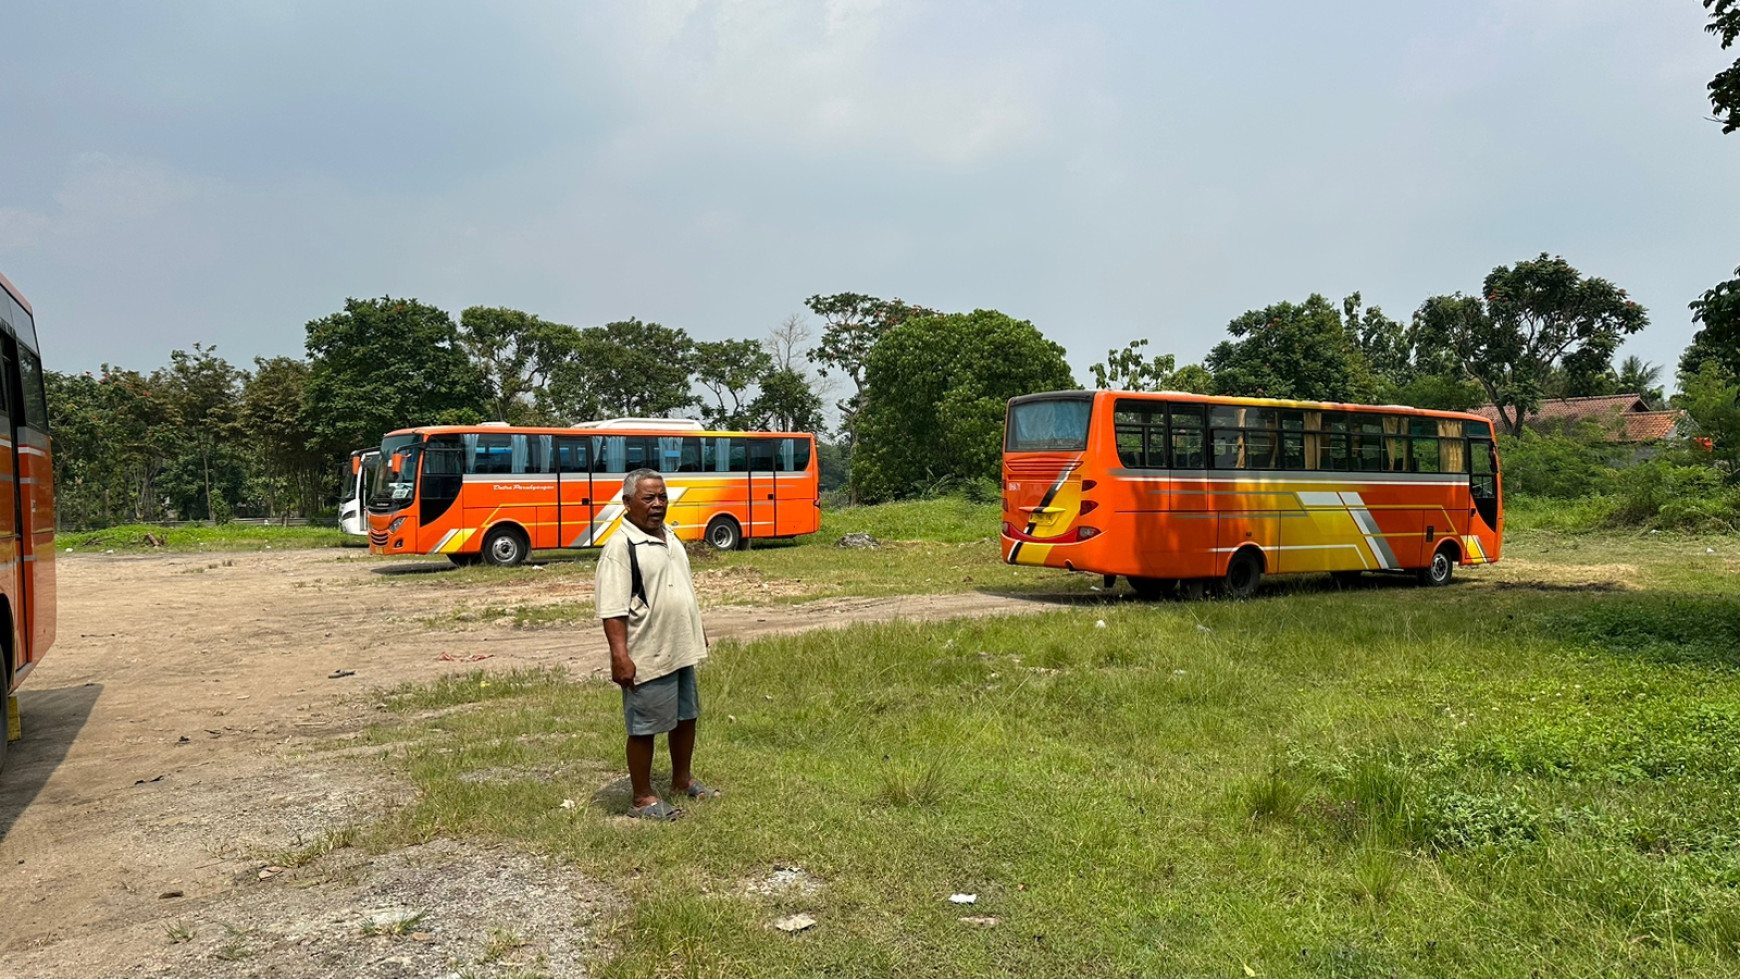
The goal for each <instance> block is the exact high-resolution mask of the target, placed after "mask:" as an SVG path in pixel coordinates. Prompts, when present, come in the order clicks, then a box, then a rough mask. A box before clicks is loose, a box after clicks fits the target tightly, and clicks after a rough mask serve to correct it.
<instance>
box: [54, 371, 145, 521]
mask: <svg viewBox="0 0 1740 979" xmlns="http://www.w3.org/2000/svg"><path fill="white" fill-rule="evenodd" d="M43 380H44V382H45V385H46V388H47V394H48V413H49V417H51V418H53V419H54V474H55V496H56V500H55V518H56V520H57V521H58V523H59V525H60V526H63V527H66V528H68V529H82V528H86V527H106V526H109V525H111V524H114V523H127V522H145V521H150V520H155V519H157V517H158V509H157V508H158V502H159V499H160V497H159V494H158V492H157V477H158V475H159V474H160V473H161V472H162V469H163V466H164V464H165V461H166V459H167V457H168V456H169V455H170V454H171V453H172V452H174V451H175V448H176V445H177V440H176V434H177V433H176V432H175V430H174V428H173V427H172V426H171V425H170V424H169V423H168V420H167V414H166V412H165V411H164V408H163V405H162V404H161V403H160V401H159V399H156V398H153V397H151V391H150V384H149V382H147V381H146V379H145V377H144V376H143V375H141V374H140V373H139V372H138V371H129V370H122V369H121V368H118V367H111V366H109V365H107V364H104V365H103V369H102V372H101V373H100V374H98V375H94V376H93V375H92V374H91V373H89V372H86V373H83V374H62V373H59V372H58V371H45V372H44V375H43Z"/></svg>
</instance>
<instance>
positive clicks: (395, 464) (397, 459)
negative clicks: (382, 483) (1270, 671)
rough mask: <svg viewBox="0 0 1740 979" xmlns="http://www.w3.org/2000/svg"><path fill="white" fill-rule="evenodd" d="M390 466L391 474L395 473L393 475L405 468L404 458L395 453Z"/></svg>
mask: <svg viewBox="0 0 1740 979" xmlns="http://www.w3.org/2000/svg"><path fill="white" fill-rule="evenodd" d="M391 465H392V469H393V472H395V473H396V472H399V471H400V470H402V469H404V468H405V457H404V456H402V455H400V454H399V453H397V452H395V453H393V461H392V463H391Z"/></svg>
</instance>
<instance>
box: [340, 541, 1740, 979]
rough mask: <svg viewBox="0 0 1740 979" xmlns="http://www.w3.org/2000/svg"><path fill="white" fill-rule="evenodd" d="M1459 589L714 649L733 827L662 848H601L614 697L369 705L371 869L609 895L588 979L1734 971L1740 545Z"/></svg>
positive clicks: (631, 827)
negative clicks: (410, 791)
mask: <svg viewBox="0 0 1740 979" xmlns="http://www.w3.org/2000/svg"><path fill="white" fill-rule="evenodd" d="M914 519H915V520H916V521H921V522H922V521H923V520H924V519H926V517H925V516H924V515H922V514H919V515H916V516H915V517H914ZM833 529H834V528H830V532H832V531H833ZM957 531H958V532H959V533H960V534H961V535H962V536H963V537H965V536H966V535H967V534H968V533H970V531H967V530H961V529H960V528H959V527H957ZM872 532H875V531H874V530H873V531H872ZM891 536H892V535H891ZM968 539H970V538H968ZM980 546H981V547H984V546H985V545H980ZM782 553H783V552H780V551H774V550H769V551H759V552H753V554H752V555H750V556H747V557H746V558H745V559H746V560H757V561H768V562H772V561H778V560H796V558H790V557H787V558H782V557H781V554H782ZM728 559H733V560H734V559H736V556H731V558H728ZM1465 577H1466V579H1467V580H1464V581H1463V582H1461V583H1459V584H1457V585H1456V586H1454V587H1451V588H1446V589H1437V590H1424V589H1418V588H1415V587H1411V586H1408V585H1404V584H1402V583H1401V582H1399V581H1395V580H1374V581H1372V582H1371V583H1369V584H1368V585H1366V586H1363V587H1359V588H1355V589H1351V590H1339V589H1335V588H1333V587H1332V586H1331V585H1330V584H1329V582H1328V581H1327V579H1324V578H1301V579H1294V580H1292V581H1290V582H1285V583H1280V582H1278V583H1276V584H1275V585H1274V586H1271V587H1268V588H1266V589H1265V591H1264V593H1263V594H1262V595H1260V596H1259V597H1258V598H1257V599H1255V600H1252V601H1249V602H1243V603H1228V602H1209V603H1194V604H1189V603H1166V604H1158V605H1144V604H1139V603H1135V602H1132V601H1128V600H1126V599H1125V598H1124V596H1123V595H1122V593H1121V592H1120V594H1119V595H1118V596H1117V597H1116V598H1114V599H1113V600H1106V599H1105V597H1104V596H1103V595H1094V594H1091V593H1088V594H1078V595H1077V596H1076V597H1075V598H1074V599H1073V600H1069V599H1063V600H1060V602H1059V607H1058V608H1057V609H1056V610H1055V611H1053V612H1050V613H1047V614H1043V615H1040V616H1035V617H1028V618H1018V619H1007V620H1000V621H980V622H963V623H957V624H944V625H923V626H921V625H888V626H880V627H857V628H853V629H851V630H847V631H839V632H823V633H816V634H811V635H807V636H800V637H792V638H783V639H773V640H764V641H760V642H756V643H753V644H749V645H742V646H734V645H725V646H723V647H721V648H718V649H716V650H715V651H714V656H713V659H712V660H711V662H710V663H709V665H708V666H707V668H706V669H705V671H704V673H703V677H702V690H703V698H704V703H705V708H706V713H705V718H704V721H703V730H702V741H701V749H700V753H699V764H698V771H699V772H700V773H701V774H702V776H703V777H705V778H707V779H708V780H709V781H710V782H712V783H714V784H717V785H719V786H720V787H722V788H724V789H725V790H726V792H727V795H726V797H725V798H723V799H720V800H715V801H712V802H708V803H697V804H693V805H690V806H689V807H688V809H689V811H688V814H687V815H686V816H685V818H684V819H682V820H680V821H678V822H676V823H674V824H669V825H648V824H642V823H637V822H633V821H629V820H626V819H623V818H621V816H620V813H621V812H622V810H623V808H624V806H625V804H626V792H625V790H624V788H623V786H622V785H621V783H620V781H619V780H618V778H617V772H618V768H619V766H620V753H621V716H620V706H619V702H618V695H617V693H616V691H615V689H614V688H612V687H609V686H608V685H605V684H602V683H592V684H582V685H573V684H569V683H567V682H566V681H564V680H562V679H560V678H558V677H555V676H552V675H546V674H516V675H502V674H496V675H487V676H486V675H483V674H478V675H474V676H467V677H457V678H454V679H451V680H449V681H446V682H444V683H442V684H440V685H436V686H431V687H418V688H412V689H406V690H401V691H397V692H395V693H393V694H391V695H390V696H389V697H388V698H387V702H388V703H389V705H390V706H392V707H393V708H394V709H395V711H396V712H397V714H396V716H395V719H394V720H391V721H389V722H387V723H383V724H381V725H380V726H378V727H377V728H375V729H374V730H373V731H372V732H371V737H372V739H373V740H374V741H375V742H376V743H378V744H380V745H382V746H383V748H384V749H385V750H386V754H387V757H388V758H389V761H388V764H391V765H394V766H397V767H400V768H402V769H403V771H404V772H405V773H406V774H408V775H409V777H411V778H412V779H414V780H415V782H416V784H417V785H418V786H419V787H420V788H421V789H422V796H421V797H420V799H419V800H418V801H417V802H416V803H414V804H413V805H411V806H410V807H408V808H407V809H405V810H403V811H402V812H400V813H398V814H397V815H396V816H395V817H393V818H392V819H390V820H389V821H388V822H387V823H385V824H383V825H381V826H378V827H375V828H374V829H373V830H372V831H371V832H369V833H368V834H365V836H366V837H367V838H368V840H369V841H371V842H373V843H374V844H375V845H390V844H392V843H395V842H403V841H406V840H418V839H424V838H427V837H430V836H434V835H457V836H476V837H483V838H488V839H501V840H509V841H514V842H516V843H518V844H520V845H524V846H526V847H529V848H531V849H534V850H537V851H540V852H545V853H549V854H551V855H553V856H554V857H556V858H557V859H560V860H563V861H567V862H569V863H571V864H573V865H574V866H576V867H577V868H578V869H579V870H581V871H582V872H584V873H587V874H589V875H593V876H595V877H597V878H598V879H600V880H603V881H606V882H608V883H610V884H611V885H612V886H614V887H616V888H619V889H620V890H621V891H622V892H623V893H624V894H625V895H626V896H627V897H628V898H629V899H630V901H631V910H630V911H629V912H628V913H627V914H626V916H625V917H624V918H623V919H622V920H621V921H620V922H618V924H617V928H616V931H615V934H614V941H613V943H612V944H613V945H614V948H615V954H614V956H613V957H611V958H609V960H608V961H601V962H600V964H599V970H598V971H599V972H600V973H601V974H602V975H606V976H667V975H695V976H799V975H816V974H828V975H839V976H856V975H865V976H870V975H886V974H890V973H893V974H900V975H936V976H966V975H972V976H979V975H987V976H993V975H1009V976H1014V975H1022V976H1031V975H1061V974H1068V975H1083V976H1100V975H1105V976H1113V975H1186V976H1197V975H1201V976H1230V977H1234V979H1237V977H1241V976H1244V977H1249V976H1349V977H1351V976H1391V975H1396V976H1470V975H1473V976H1530V975H1540V976H1585V975H1650V976H1656V975H1661V976H1671V975H1687V976H1691V975H1724V974H1740V957H1737V953H1740V945H1737V943H1740V892H1737V888H1740V813H1737V811H1736V807H1735V805H1734V801H1733V799H1734V796H1733V793H1734V786H1735V782H1736V778H1737V777H1740V676H1737V675H1736V672H1735V668H1736V666H1740V651H1737V650H1736V648H1735V646H1736V643H1735V637H1736V636H1740V544H1737V542H1735V541H1734V539H1733V538H1711V539H1696V538H1689V537H1682V536H1676V535H1657V536H1644V537H1636V536H1619V535H1600V536H1589V535H1569V534H1561V533H1557V532H1553V531H1551V530H1544V529H1543V530H1530V531H1519V533H1517V534H1516V535H1515V536H1514V537H1513V540H1512V542H1511V547H1510V551H1509V553H1508V555H1507V562H1506V564H1505V565H1501V566H1500V567H1497V568H1492V569H1488V570H1486V571H1484V572H1482V573H1480V574H1476V575H1468V576H1465ZM1084 601H1087V602H1093V603H1094V604H1079V603H1081V602H1084ZM455 706H457V709H451V710H439V711H438V712H437V713H434V714H430V713H428V712H430V711H432V710H435V709H439V708H453V707H455ZM564 800H573V801H574V802H575V803H576V805H575V806H574V807H572V808H564V807H563V802H564ZM792 866H797V867H801V868H803V870H804V871H805V872H806V873H807V874H809V875H812V876H813V879H814V881H816V882H819V884H820V888H819V890H816V891H815V892H814V893H810V894H803V893H799V892H796V891H793V892H788V893H784V894H775V895H771V896H762V895H756V894H746V893H745V890H746V887H747V886H748V885H751V884H753V883H754V882H756V881H759V880H761V879H763V878H766V877H767V876H768V875H769V874H771V873H773V872H774V870H775V868H776V867H792ZM954 893H974V894H976V895H977V902H976V903H975V904H973V905H970V906H962V905H955V904H952V903H950V902H949V900H948V898H949V895H951V894H954ZM794 912H804V913H808V914H810V915H812V916H814V917H815V919H816V920H817V922H818V923H817V924H816V926H815V927H814V928H812V929H810V930H808V931H806V932H803V933H801V934H797V935H787V934H784V933H781V932H779V931H776V930H772V929H771V928H770V927H769V924H770V923H771V922H772V921H773V920H775V919H776V918H779V917H781V916H783V915H786V914H790V913H794ZM963 917H974V918H980V919H986V920H987V921H990V922H992V923H989V924H986V923H983V922H981V923H978V924H973V923H966V922H963V921H962V920H961V919H962V918H963Z"/></svg>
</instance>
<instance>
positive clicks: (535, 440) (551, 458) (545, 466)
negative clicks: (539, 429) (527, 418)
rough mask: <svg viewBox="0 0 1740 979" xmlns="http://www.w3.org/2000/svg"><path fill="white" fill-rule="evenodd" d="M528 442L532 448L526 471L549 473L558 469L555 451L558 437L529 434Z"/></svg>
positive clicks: (528, 445)
mask: <svg viewBox="0 0 1740 979" xmlns="http://www.w3.org/2000/svg"><path fill="white" fill-rule="evenodd" d="M526 444H527V447H528V449H529V450H530V456H529V457H528V458H527V460H526V472H529V473H549V472H555V471H556V454H555V451H554V450H555V445H556V437H555V436H554V435H528V436H526Z"/></svg>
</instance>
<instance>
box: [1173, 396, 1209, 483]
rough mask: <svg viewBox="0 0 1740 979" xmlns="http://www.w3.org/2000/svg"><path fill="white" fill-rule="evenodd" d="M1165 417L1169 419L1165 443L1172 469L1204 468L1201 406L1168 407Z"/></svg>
mask: <svg viewBox="0 0 1740 979" xmlns="http://www.w3.org/2000/svg"><path fill="white" fill-rule="evenodd" d="M1167 417H1168V418H1169V419H1170V425H1169V436H1168V439H1167V442H1168V447H1169V450H1170V455H1171V457H1172V468H1174V469H1202V468H1205V462H1204V460H1203V456H1202V406H1201V405H1179V404H1175V405H1169V406H1168V410H1167Z"/></svg>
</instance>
